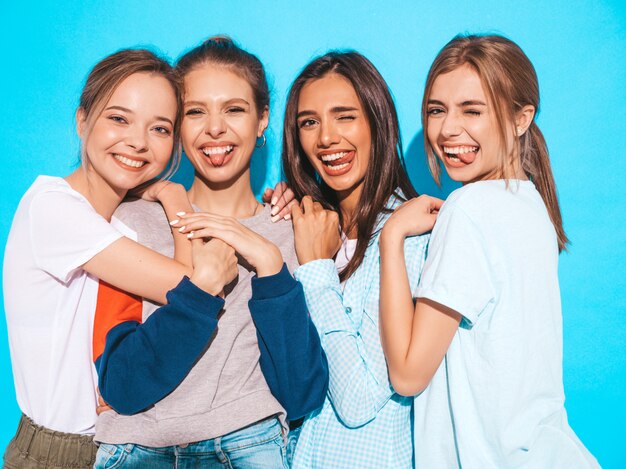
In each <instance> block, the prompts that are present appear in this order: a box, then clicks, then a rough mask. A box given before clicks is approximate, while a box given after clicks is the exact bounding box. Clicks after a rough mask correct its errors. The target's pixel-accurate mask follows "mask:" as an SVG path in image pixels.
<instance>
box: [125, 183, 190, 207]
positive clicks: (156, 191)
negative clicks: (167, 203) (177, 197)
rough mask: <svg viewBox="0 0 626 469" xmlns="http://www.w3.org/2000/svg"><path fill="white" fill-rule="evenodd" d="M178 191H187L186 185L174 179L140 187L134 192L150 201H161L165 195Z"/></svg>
mask: <svg viewBox="0 0 626 469" xmlns="http://www.w3.org/2000/svg"><path fill="white" fill-rule="evenodd" d="M176 192H182V193H186V191H185V187H184V186H183V185H182V184H178V183H175V182H172V181H163V180H161V181H157V182H155V183H154V184H150V185H149V186H146V187H143V188H142V187H140V188H138V190H137V191H134V192H133V194H134V195H136V196H137V197H141V198H142V199H143V200H147V201H148V202H158V201H161V200H162V198H163V197H166V196H168V195H169V194H172V193H176Z"/></svg>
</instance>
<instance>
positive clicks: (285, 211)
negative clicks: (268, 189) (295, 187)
mask: <svg viewBox="0 0 626 469" xmlns="http://www.w3.org/2000/svg"><path fill="white" fill-rule="evenodd" d="M279 184H283V186H284V187H283V189H282V193H281V195H280V196H278V197H277V198H276V194H277V192H278V191H277V190H276V191H274V197H273V198H272V205H274V206H273V207H272V222H276V221H278V220H280V219H281V218H284V219H285V220H289V218H291V206H292V205H293V204H294V203H295V197H296V196H295V194H294V193H293V191H292V190H291V189H290V188H289V187H287V185H286V184H285V183H279ZM276 187H277V188H278V185H276ZM274 200H276V203H275V204H274V202H273V201H274Z"/></svg>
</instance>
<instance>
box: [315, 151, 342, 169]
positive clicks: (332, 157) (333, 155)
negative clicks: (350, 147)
mask: <svg viewBox="0 0 626 469" xmlns="http://www.w3.org/2000/svg"><path fill="white" fill-rule="evenodd" d="M347 154H348V152H347V151H340V152H339V153H331V154H329V155H322V156H321V158H322V161H323V162H325V163H327V162H329V161H335V160H338V159H340V158H343V157H344V156H346V155H347ZM339 166H341V165H339Z"/></svg>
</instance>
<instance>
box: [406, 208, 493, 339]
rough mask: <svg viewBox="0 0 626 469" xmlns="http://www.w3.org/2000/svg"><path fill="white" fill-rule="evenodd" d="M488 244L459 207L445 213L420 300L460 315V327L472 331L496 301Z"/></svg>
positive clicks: (430, 250) (433, 243)
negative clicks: (440, 305)
mask: <svg viewBox="0 0 626 469" xmlns="http://www.w3.org/2000/svg"><path fill="white" fill-rule="evenodd" d="M495 291H496V290H495V288H494V276H493V271H492V268H491V265H490V262H489V253H488V246H487V242H486V241H485V239H484V237H483V234H482V233H481V231H480V227H479V226H477V225H476V224H475V223H474V222H473V221H472V220H471V219H470V218H469V217H468V215H467V214H466V213H465V212H464V211H463V210H462V209H461V208H459V207H458V206H453V207H450V209H449V210H445V208H444V210H442V213H441V214H440V215H439V217H438V219H437V223H436V225H435V228H434V230H433V233H432V236H431V238H430V244H429V246H428V255H427V258H426V263H425V265H424V271H423V273H422V277H421V280H420V285H419V287H418V289H417V294H416V296H417V297H418V298H427V299H429V300H432V301H435V302H437V303H439V304H442V305H444V306H447V307H448V308H451V309H453V310H455V311H456V312H458V313H459V314H461V315H462V316H463V320H462V321H461V327H465V328H468V329H470V328H472V327H473V325H474V324H475V323H476V321H477V320H478V319H479V317H480V316H481V315H482V314H483V313H485V312H488V311H490V310H491V309H492V308H493V306H494V304H495V300H496V293H495Z"/></svg>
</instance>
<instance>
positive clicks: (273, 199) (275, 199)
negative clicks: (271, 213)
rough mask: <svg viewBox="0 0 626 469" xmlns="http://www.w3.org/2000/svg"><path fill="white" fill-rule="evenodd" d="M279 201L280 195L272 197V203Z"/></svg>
mask: <svg viewBox="0 0 626 469" xmlns="http://www.w3.org/2000/svg"><path fill="white" fill-rule="evenodd" d="M277 203H278V197H276V196H274V197H272V205H276V204H277Z"/></svg>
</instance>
